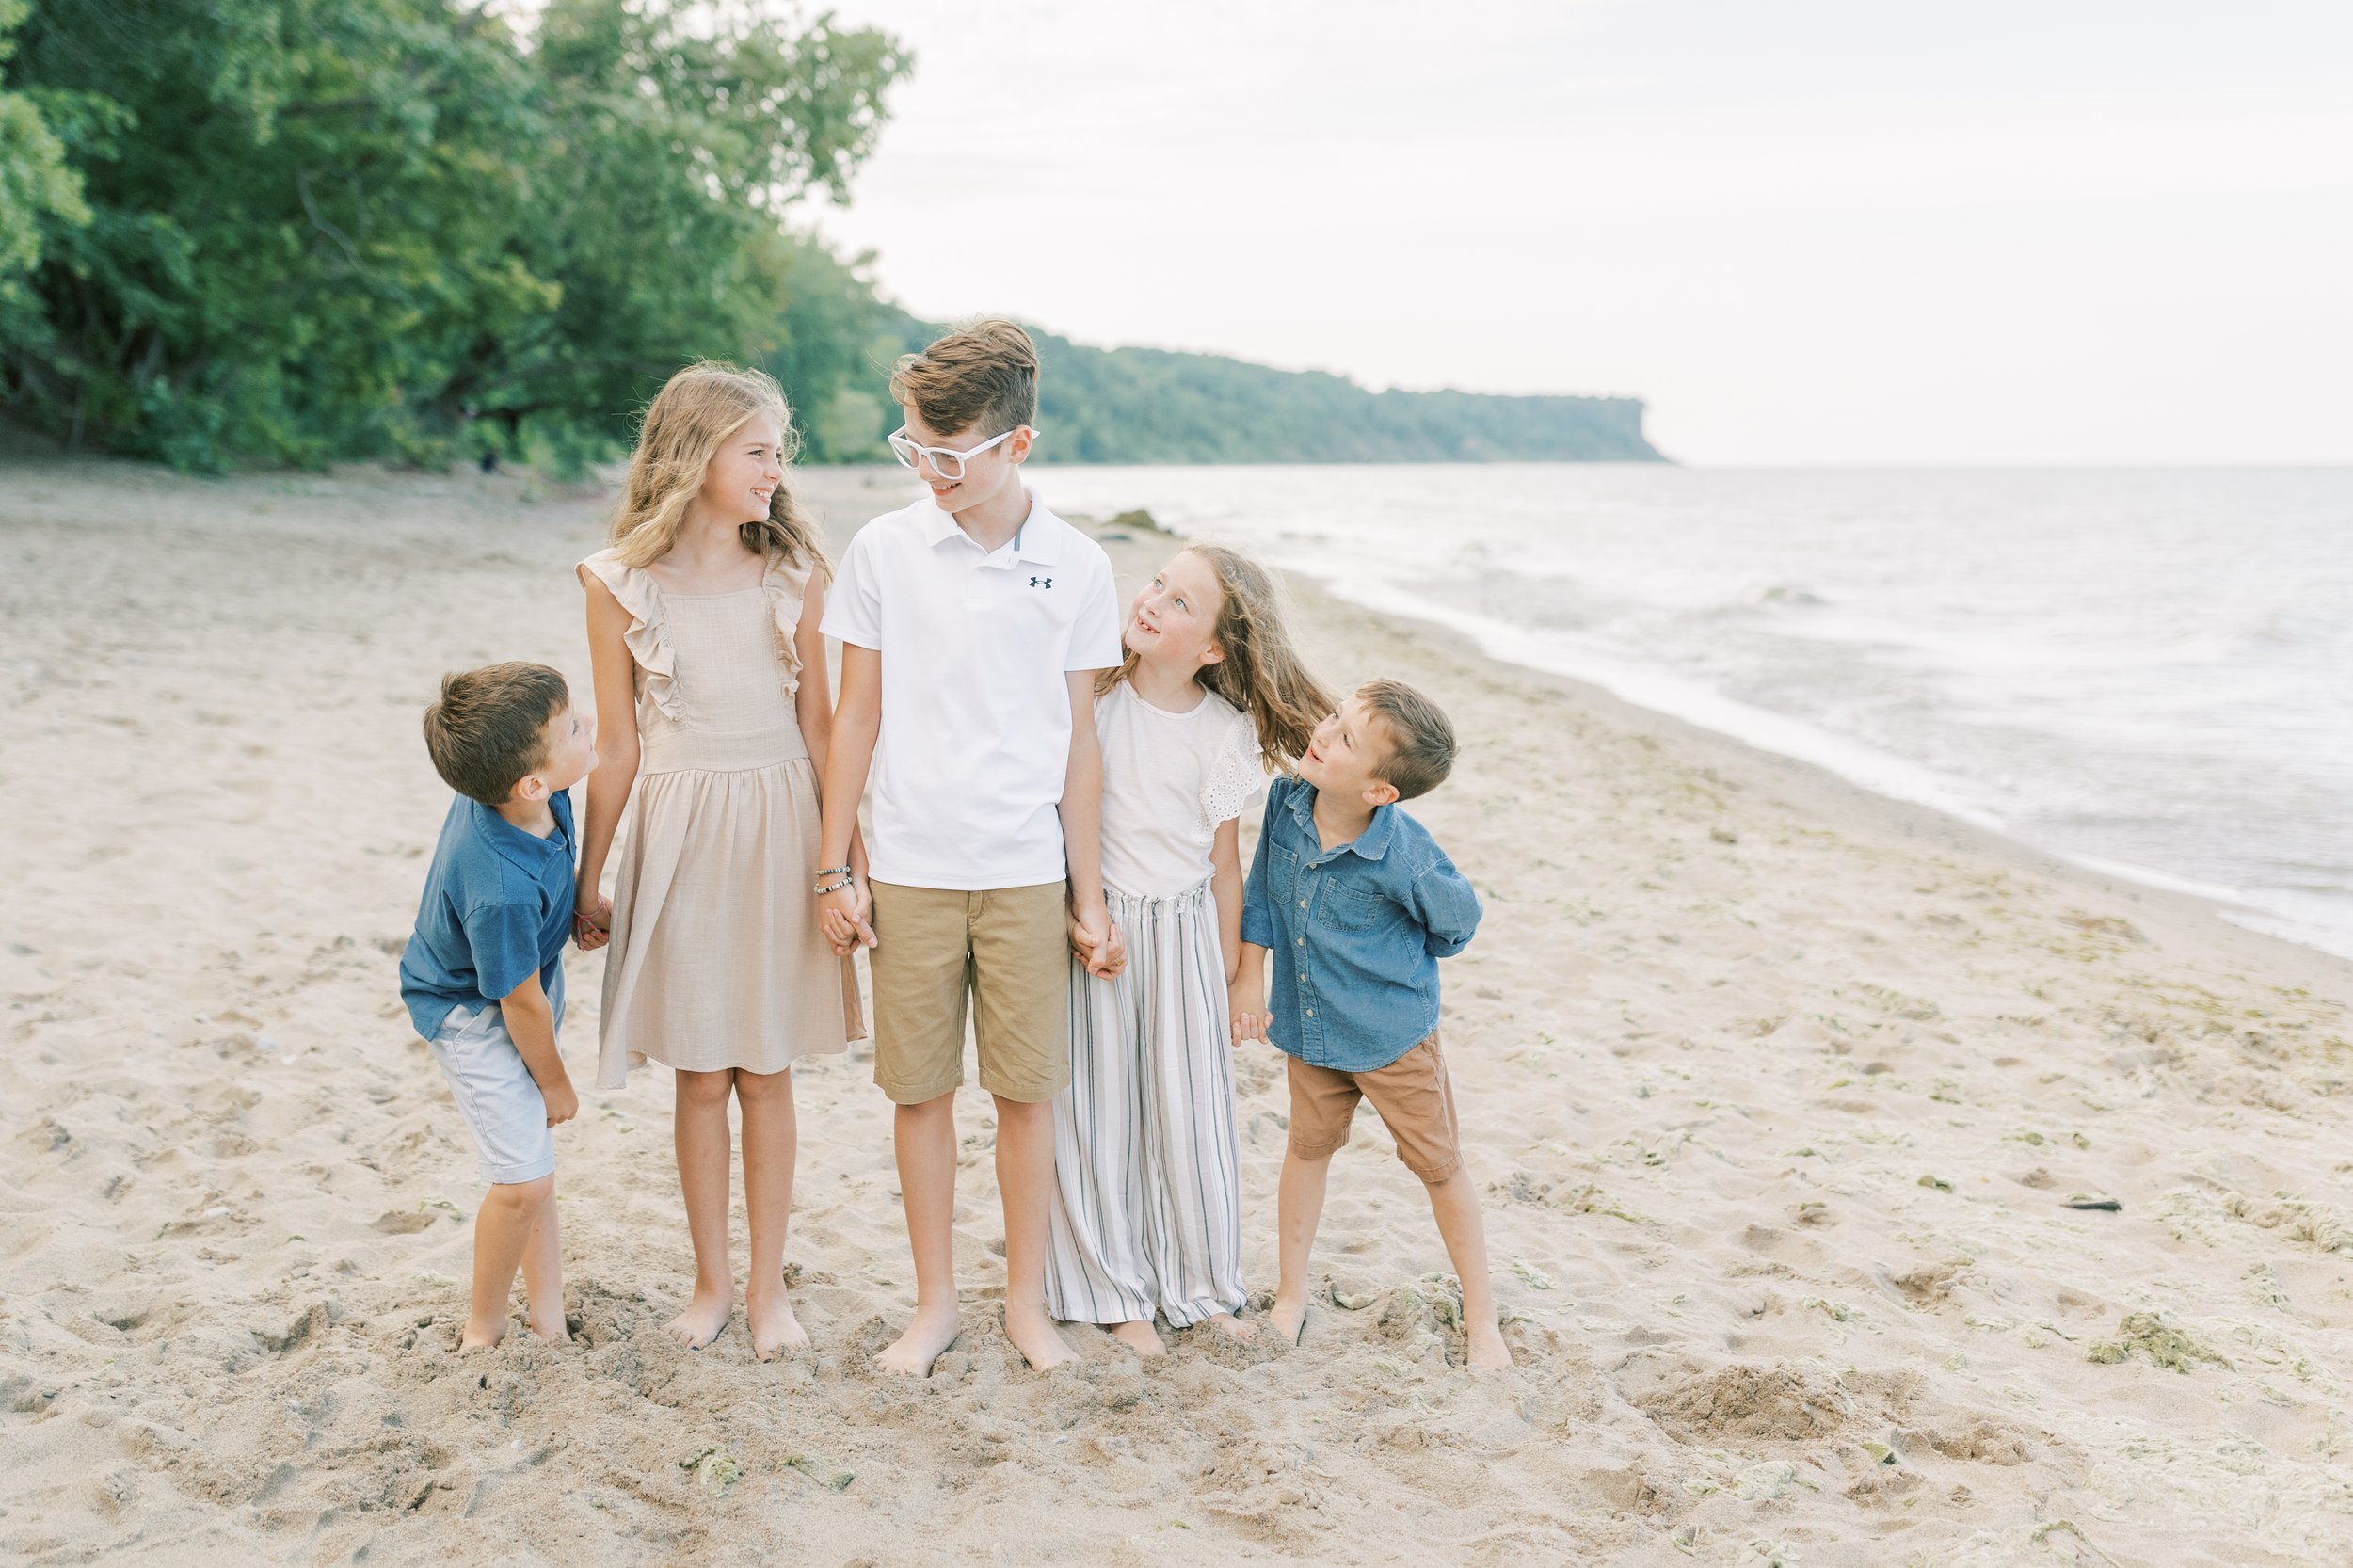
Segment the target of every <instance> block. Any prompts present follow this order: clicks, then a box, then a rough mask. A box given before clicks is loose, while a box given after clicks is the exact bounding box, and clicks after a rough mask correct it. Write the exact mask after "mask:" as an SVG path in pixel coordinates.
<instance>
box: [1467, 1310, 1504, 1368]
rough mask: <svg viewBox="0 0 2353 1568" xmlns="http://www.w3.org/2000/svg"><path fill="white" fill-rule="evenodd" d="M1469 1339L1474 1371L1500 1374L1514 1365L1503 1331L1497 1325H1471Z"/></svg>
mask: <svg viewBox="0 0 2353 1568" xmlns="http://www.w3.org/2000/svg"><path fill="white" fill-rule="evenodd" d="M1469 1339H1470V1368H1471V1370H1472V1371H1474V1372H1499V1371H1501V1370H1503V1369H1504V1368H1506V1367H1509V1366H1511V1365H1512V1352H1511V1350H1510V1348H1509V1347H1507V1346H1506V1345H1505V1344H1504V1342H1503V1331H1502V1330H1501V1329H1499V1328H1497V1326H1496V1325H1495V1324H1493V1323H1491V1322H1488V1323H1473V1324H1471V1325H1470V1330H1469Z"/></svg>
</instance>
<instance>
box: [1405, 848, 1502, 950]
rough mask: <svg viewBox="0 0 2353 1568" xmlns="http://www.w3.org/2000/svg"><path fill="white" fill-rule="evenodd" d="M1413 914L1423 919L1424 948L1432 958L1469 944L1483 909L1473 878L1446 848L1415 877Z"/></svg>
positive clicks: (1434, 856) (1477, 926)
mask: <svg viewBox="0 0 2353 1568" xmlns="http://www.w3.org/2000/svg"><path fill="white" fill-rule="evenodd" d="M1411 907H1412V909H1413V912H1414V918H1415V919H1416V920H1419V921H1420V922H1421V929H1422V938H1421V949H1422V951H1423V952H1426V953H1428V954H1430V956H1431V957H1433V958H1451V957H1453V956H1454V955H1455V954H1456V953H1458V952H1462V951H1463V950H1464V949H1465V948H1466V947H1468V946H1470V939H1471V936H1473V935H1474V934H1475V933H1476V932H1477V931H1478V930H1479V917H1480V916H1481V914H1482V913H1484V910H1483V909H1482V908H1481V905H1480V903H1479V895H1478V894H1477V893H1476V892H1473V891H1472V890H1471V885H1470V880H1469V879H1468V878H1467V877H1465V876H1464V874H1463V873H1462V872H1458V871H1456V870H1455V869H1454V862H1453V861H1451V860H1449V859H1448V858H1447V857H1446V855H1445V853H1444V852H1443V851H1440V852H1436V853H1435V854H1433V857H1432V859H1431V862H1430V864H1429V865H1428V866H1426V867H1424V868H1423V869H1422V872H1421V874H1419V875H1418V876H1417V877H1415V878H1414V886H1413V903H1412V905H1411Z"/></svg>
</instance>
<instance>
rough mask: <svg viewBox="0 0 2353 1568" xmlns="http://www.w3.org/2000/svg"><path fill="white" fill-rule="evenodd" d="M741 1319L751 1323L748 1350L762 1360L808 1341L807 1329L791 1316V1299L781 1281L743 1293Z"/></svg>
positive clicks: (795, 1348) (802, 1345)
mask: <svg viewBox="0 0 2353 1568" xmlns="http://www.w3.org/2000/svg"><path fill="white" fill-rule="evenodd" d="M744 1321H745V1322H746V1323H748V1324H749V1325H750V1326H751V1331H752V1354H754V1355H756V1356H758V1357H759V1358H760V1360H762V1361H774V1360H775V1359H776V1356H777V1354H778V1352H783V1351H797V1350H803V1349H806V1348H807V1347H808V1330H807V1329H805V1328H803V1327H801V1321H800V1320H799V1319H797V1318H795V1317H793V1316H792V1298H791V1297H790V1296H787V1295H786V1294H785V1293H784V1287H782V1286H781V1285H779V1286H777V1287H776V1288H775V1289H773V1290H760V1291H755V1292H753V1293H752V1294H751V1295H749V1296H747V1297H745V1298H744Z"/></svg>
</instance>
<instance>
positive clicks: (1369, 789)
mask: <svg viewBox="0 0 2353 1568" xmlns="http://www.w3.org/2000/svg"><path fill="white" fill-rule="evenodd" d="M1395 799H1397V786H1396V785H1394V784H1392V783H1390V782H1389V781H1388V780H1387V779H1385V778H1376V779H1374V780H1373V781H1372V782H1371V783H1370V784H1369V785H1367V786H1366V787H1365V804H1366V805H1367V806H1369V807H1371V808H1373V809H1374V810H1376V811H1378V810H1379V809H1380V808H1382V807H1384V806H1386V805H1388V804H1389V803H1390V802H1391V801H1393V800H1395Z"/></svg>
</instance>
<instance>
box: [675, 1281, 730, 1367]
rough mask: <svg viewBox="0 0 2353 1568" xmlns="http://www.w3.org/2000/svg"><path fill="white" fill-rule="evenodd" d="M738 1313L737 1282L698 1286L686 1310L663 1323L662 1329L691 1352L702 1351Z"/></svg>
mask: <svg viewBox="0 0 2353 1568" xmlns="http://www.w3.org/2000/svg"><path fill="white" fill-rule="evenodd" d="M734 1315H735V1283H734V1281H732V1280H730V1281H728V1283H727V1284H726V1285H725V1286H722V1287H720V1288H717V1289H714V1290H706V1289H704V1288H703V1287H702V1284H701V1282H700V1281H697V1282H696V1285H695V1299H694V1300H693V1301H690V1302H688V1303H687V1304H686V1310H685V1311H683V1312H681V1313H680V1314H679V1315H678V1316H677V1317H675V1318H673V1319H671V1320H669V1321H668V1322H666V1323H664V1324H663V1325H662V1332H663V1333H664V1334H666V1335H668V1336H670V1337H671V1338H673V1339H675V1340H677V1341H678V1342H679V1343H680V1344H681V1345H683V1346H685V1347H686V1348H687V1349H688V1350H690V1351H699V1350H701V1349H702V1348H703V1347H704V1346H705V1345H708V1344H710V1343H711V1342H712V1340H713V1339H716V1338H718V1337H719V1336H721V1335H722V1334H725V1333H726V1332H727V1329H728V1319H729V1318H731V1317H733V1316H734Z"/></svg>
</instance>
